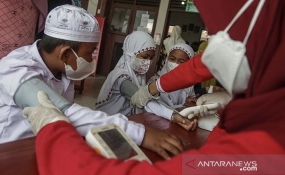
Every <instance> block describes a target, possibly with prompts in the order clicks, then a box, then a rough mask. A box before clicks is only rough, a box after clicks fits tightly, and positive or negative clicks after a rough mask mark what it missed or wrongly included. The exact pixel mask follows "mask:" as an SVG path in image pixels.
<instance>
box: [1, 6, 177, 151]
mask: <svg viewBox="0 0 285 175" xmlns="http://www.w3.org/2000/svg"><path fill="white" fill-rule="evenodd" d="M99 32H100V31H99V25H98V22H97V20H96V19H95V18H94V17H93V16H92V15H91V14H89V13H88V12H87V11H86V10H84V9H82V8H79V7H76V6H72V5H62V6H59V7H56V8H55V9H53V10H52V11H51V12H50V13H49V14H48V16H47V19H46V26H45V30H44V36H43V38H42V40H37V41H35V42H34V43H33V44H32V45H29V46H24V47H21V48H19V49H16V50H14V51H12V52H11V53H10V54H8V55H7V56H6V57H4V58H3V59H2V60H1V62H0V77H1V79H0V114H1V118H0V143H5V142H9V141H14V140H19V139H23V138H28V137H33V136H35V134H36V133H37V131H38V130H39V128H38V127H35V126H34V125H33V126H32V127H31V125H30V124H29V122H28V120H27V119H26V118H24V117H23V115H22V109H24V108H25V107H28V106H39V105H40V104H39V102H38V100H37V99H38V98H37V95H38V92H39V91H44V92H45V93H46V94H47V95H48V97H49V99H50V101H51V102H52V103H53V104H54V105H55V106H56V107H57V108H58V109H59V110H60V111H61V112H62V113H63V114H64V115H65V116H67V118H68V120H69V122H70V123H71V124H72V125H73V126H74V127H75V128H76V130H77V131H78V132H79V133H80V134H81V135H82V136H85V135H86V133H87V132H88V130H89V129H90V128H91V127H93V126H96V125H97V126H98V125H105V124H109V123H115V124H117V125H119V126H120V127H121V128H122V129H124V130H125V131H126V133H127V134H128V135H129V136H130V137H131V138H132V139H133V140H134V142H135V143H136V144H137V145H142V146H143V147H146V148H149V149H152V150H153V151H157V152H159V153H160V154H161V155H164V156H165V154H166V155H167V153H166V152H165V151H164V152H163V151H161V149H164V148H165V149H167V148H174V149H172V150H171V152H172V153H174V154H177V153H178V152H179V151H182V144H181V142H180V140H178V139H174V138H172V137H171V136H170V135H167V134H166V133H165V132H162V131H158V130H153V129H151V130H150V129H147V128H145V127H144V126H143V125H141V124H138V123H134V122H131V121H128V119H127V118H126V117H125V116H124V115H122V114H115V115H112V116H108V115H107V114H106V113H104V112H100V111H94V110H91V109H89V108H85V107H82V106H80V105H78V104H75V103H73V98H74V82H73V81H72V80H82V79H84V78H86V77H87V76H88V75H90V74H91V73H93V72H94V70H95V67H96V65H95V62H94V60H93V59H92V53H93V51H94V50H95V48H96V46H97V43H98V41H99ZM36 113H37V114H39V115H40V114H42V112H41V111H36ZM46 117H48V116H46ZM45 119H46V118H45ZM45 119H43V120H40V121H39V122H40V124H39V123H37V124H38V125H37V126H41V127H43V126H44V125H46V124H48V123H50V122H53V121H50V120H45ZM33 131H34V133H35V134H34V133H33ZM159 138H162V139H163V138H165V139H164V140H169V141H170V143H165V142H161V141H160V139H159Z"/></svg>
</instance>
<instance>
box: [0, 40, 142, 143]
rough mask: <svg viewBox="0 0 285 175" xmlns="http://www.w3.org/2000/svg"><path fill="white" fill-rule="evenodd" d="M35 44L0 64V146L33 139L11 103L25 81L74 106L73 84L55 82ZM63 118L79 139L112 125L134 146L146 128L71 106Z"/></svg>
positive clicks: (29, 130) (25, 121)
mask: <svg viewBox="0 0 285 175" xmlns="http://www.w3.org/2000/svg"><path fill="white" fill-rule="evenodd" d="M37 42H38V41H36V42H34V43H33V44H32V45H30V46H24V47H21V48H19V49H16V50H14V51H12V52H11V53H10V54H8V55H7V56H6V57H3V58H2V60H1V61H0V77H1V79H0V114H1V115H0V143H5V142H10V141H14V140H19V139H24V138H28V137H33V136H35V135H34V134H33V132H32V130H31V126H30V124H29V122H28V120H27V119H26V118H24V117H23V116H22V109H21V108H19V107H18V106H17V105H16V104H15V103H14V101H13V95H14V93H15V91H16V89H17V88H18V86H19V85H20V84H21V83H22V82H24V81H25V80H27V79H29V78H31V77H34V76H37V77H39V78H41V79H42V80H43V81H44V82H45V83H47V85H48V86H50V87H51V88H52V89H53V90H55V91H56V92H58V93H59V94H61V95H62V96H63V97H65V98H66V99H67V100H68V101H70V102H73V98H74V83H73V81H70V80H69V79H67V78H66V76H65V75H63V76H62V80H57V79H55V77H54V76H53V74H52V73H51V72H50V71H49V69H48V68H47V67H46V65H45V64H44V62H43V60H42V58H41V56H40V54H39V52H38V48H37ZM65 115H66V116H67V117H68V118H69V120H70V122H71V124H72V125H73V126H74V127H75V128H76V130H77V131H78V132H79V133H80V134H81V135H82V136H85V135H86V134H87V131H88V130H89V129H90V128H91V127H94V126H98V125H105V124H109V123H115V124H117V125H119V126H120V127H121V128H122V129H123V130H124V131H125V132H126V133H127V135H129V136H130V138H131V139H133V140H134V142H135V143H136V144H137V145H140V144H141V143H142V140H143V137H144V132H145V127H144V126H143V125H142V124H138V123H135V122H132V121H129V120H128V119H127V117H125V116H124V115H122V114H116V115H112V116H109V115H107V114H106V113H104V112H101V111H94V110H91V109H89V108H86V107H82V106H80V105H78V104H75V103H74V104H73V105H72V106H71V107H70V108H69V109H67V110H66V111H65Z"/></svg>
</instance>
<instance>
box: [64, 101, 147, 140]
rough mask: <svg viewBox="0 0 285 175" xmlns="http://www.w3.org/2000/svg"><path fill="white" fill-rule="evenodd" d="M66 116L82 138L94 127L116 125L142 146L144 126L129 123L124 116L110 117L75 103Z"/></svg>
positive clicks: (66, 112)
mask: <svg viewBox="0 0 285 175" xmlns="http://www.w3.org/2000/svg"><path fill="white" fill-rule="evenodd" d="M64 114H65V115H66V116H67V117H68V118H69V120H70V122H71V124H72V125H73V126H74V127H75V128H76V130H77V131H78V132H79V134H80V135H82V136H85V135H86V134H87V132H88V130H89V129H90V128H92V127H94V126H101V125H106V124H110V123H114V124H116V125H118V126H119V127H121V128H122V129H123V130H124V131H125V132H126V133H127V135H128V136H129V137H130V138H131V139H132V140H133V141H134V142H135V143H136V144H137V145H141V143H142V141H143V138H144V133H145V127H144V125H142V124H139V123H135V122H133V121H129V120H128V118H127V117H125V116H124V115H123V114H115V115H111V116H109V115H108V114H106V113H105V112H102V111H94V110H91V109H89V108H87V107H82V106H80V105H78V104H75V103H74V104H73V105H72V106H71V107H70V108H68V109H67V110H66V111H65V112H64Z"/></svg>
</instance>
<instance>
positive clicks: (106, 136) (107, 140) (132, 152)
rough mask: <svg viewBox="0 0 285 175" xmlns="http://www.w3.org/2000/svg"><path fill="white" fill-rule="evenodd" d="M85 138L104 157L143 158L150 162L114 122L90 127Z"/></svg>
mask: <svg viewBox="0 0 285 175" xmlns="http://www.w3.org/2000/svg"><path fill="white" fill-rule="evenodd" d="M85 139H86V141H87V143H88V145H89V146H91V147H92V148H94V149H95V151H96V152H97V153H99V154H101V155H102V156H104V157H106V158H118V159H121V160H129V159H135V160H138V161H144V160H145V161H148V162H149V163H151V161H150V160H149V159H148V158H147V157H146V155H145V154H144V153H143V152H142V151H141V149H140V148H139V147H138V146H137V145H136V144H135V143H134V141H133V140H132V139H131V138H130V137H129V136H128V135H127V134H126V133H125V132H124V131H123V130H122V129H121V128H120V127H119V126H117V125H115V124H109V125H105V126H98V127H94V128H91V129H90V130H89V131H88V133H87V135H86V138H85Z"/></svg>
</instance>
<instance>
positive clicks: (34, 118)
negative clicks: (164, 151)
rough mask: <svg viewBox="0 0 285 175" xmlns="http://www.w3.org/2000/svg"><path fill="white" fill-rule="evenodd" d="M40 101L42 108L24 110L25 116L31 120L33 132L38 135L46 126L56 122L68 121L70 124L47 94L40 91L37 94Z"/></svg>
mask: <svg viewBox="0 0 285 175" xmlns="http://www.w3.org/2000/svg"><path fill="white" fill-rule="evenodd" d="M37 97H38V101H39V103H40V104H41V105H42V106H36V107H27V108H25V109H24V110H23V112H22V113H23V116H24V117H25V118H27V119H28V120H29V122H30V123H31V125H32V131H33V132H34V133H35V134H37V133H38V132H39V131H40V130H41V129H42V128H43V127H44V126H45V125H47V124H49V123H53V122H56V121H60V120H63V121H66V122H68V123H69V120H68V119H67V117H65V116H64V114H63V113H62V112H61V111H60V110H59V109H57V108H56V107H55V106H54V105H53V104H52V102H51V101H49V98H48V96H47V94H46V93H45V92H43V91H39V92H38V94H37Z"/></svg>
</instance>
